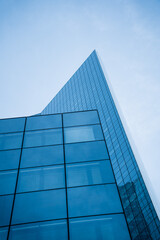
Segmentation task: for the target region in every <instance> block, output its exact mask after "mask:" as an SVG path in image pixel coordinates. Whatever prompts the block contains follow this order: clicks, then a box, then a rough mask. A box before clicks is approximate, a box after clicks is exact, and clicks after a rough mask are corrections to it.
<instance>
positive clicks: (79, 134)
mask: <svg viewBox="0 0 160 240" xmlns="http://www.w3.org/2000/svg"><path fill="white" fill-rule="evenodd" d="M64 137H65V143H72V142H85V141H96V140H103V134H102V130H101V127H100V125H90V126H82V127H71V128H64Z"/></svg>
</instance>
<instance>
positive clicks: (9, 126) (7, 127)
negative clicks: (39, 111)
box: [0, 118, 25, 133]
mask: <svg viewBox="0 0 160 240" xmlns="http://www.w3.org/2000/svg"><path fill="white" fill-rule="evenodd" d="M24 123H25V118H11V119H1V120H0V133H8V132H21V131H22V132H23V131H24Z"/></svg>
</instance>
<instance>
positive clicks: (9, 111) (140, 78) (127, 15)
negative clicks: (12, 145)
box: [0, 0, 160, 199]
mask: <svg viewBox="0 0 160 240" xmlns="http://www.w3.org/2000/svg"><path fill="white" fill-rule="evenodd" d="M159 12H160V1H158V0H157V1H156V0H152V1H150V0H145V1H144V0H141V1H139V0H113V1H109V0H108V1H107V0H105V1H101V0H99V1H94V0H92V1H90V0H88V1H87V0H86V1H83V0H79V1H66V0H65V1H64V0H59V1H54V0H45V1H44V0H43V1H42V0H27V1H20V0H7V1H6V0H1V1H0V81H1V88H0V117H1V118H5V117H16V116H24V115H32V114H36V113H39V112H41V111H42V110H43V108H44V107H45V106H46V105H47V104H48V102H49V101H50V100H51V99H52V98H53V97H54V95H55V94H56V93H57V92H58V91H59V90H60V89H61V87H62V86H63V85H64V84H65V83H66V82H67V80H68V79H69V78H70V77H71V76H72V75H73V73H74V72H75V71H76V69H77V68H78V67H79V66H80V65H81V63H82V62H83V61H84V60H85V59H86V58H87V57H88V55H89V54H90V53H91V52H92V51H93V50H94V49H96V50H97V52H98V54H99V55H100V57H101V60H102V61H103V65H104V66H105V70H106V72H107V74H108V76H109V80H110V82H111V84H112V88H113V90H114V93H115V95H116V98H117V100H118V102H119V105H120V107H121V110H122V113H123V115H124V118H125V119H126V122H127V125H128V127H129V130H130V132H131V135H132V138H133V139H134V142H135V145H136V146H137V149H138V152H139V154H140V156H141V159H142V161H143V164H144V166H145V169H146V171H147V174H148V176H149V178H150V180H151V183H152V185H153V188H154V191H155V194H156V196H157V198H158V199H160V188H159V182H160V174H159V169H160V147H159V143H160V107H159V104H160V67H159V64H160V28H159V25H160V14H159Z"/></svg>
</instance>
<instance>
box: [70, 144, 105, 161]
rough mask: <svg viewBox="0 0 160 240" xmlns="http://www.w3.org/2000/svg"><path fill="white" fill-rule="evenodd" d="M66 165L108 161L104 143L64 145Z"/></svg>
mask: <svg viewBox="0 0 160 240" xmlns="http://www.w3.org/2000/svg"><path fill="white" fill-rule="evenodd" d="M65 159H66V163H72V162H84V161H92V160H100V159H109V156H108V153H107V149H106V146H105V142H104V141H98V142H87V143H74V144H67V145H65Z"/></svg>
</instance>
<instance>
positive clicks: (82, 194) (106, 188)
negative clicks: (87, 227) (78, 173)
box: [68, 184, 122, 217]
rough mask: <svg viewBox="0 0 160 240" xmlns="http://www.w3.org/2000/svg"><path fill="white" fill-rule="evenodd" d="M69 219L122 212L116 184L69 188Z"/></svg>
mask: <svg viewBox="0 0 160 240" xmlns="http://www.w3.org/2000/svg"><path fill="white" fill-rule="evenodd" d="M68 206H69V217H78V216H87V215H97V214H107V213H118V212H122V207H121V203H120V200H119V195H118V192H117V188H116V186H115V185H114V184H107V185H99V186H98V185H96V186H90V187H79V188H68Z"/></svg>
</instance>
